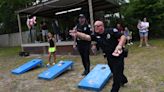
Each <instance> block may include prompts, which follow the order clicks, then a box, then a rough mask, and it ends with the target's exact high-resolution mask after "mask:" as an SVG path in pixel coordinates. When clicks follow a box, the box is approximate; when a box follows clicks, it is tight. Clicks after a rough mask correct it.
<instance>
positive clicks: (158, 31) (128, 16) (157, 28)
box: [121, 0, 164, 37]
mask: <svg viewBox="0 0 164 92" xmlns="http://www.w3.org/2000/svg"><path fill="white" fill-rule="evenodd" d="M163 11H164V0H130V3H129V4H125V5H124V6H123V7H122V9H121V13H122V14H123V15H124V16H125V22H126V24H127V25H128V26H129V27H130V29H133V31H134V32H133V33H135V34H136V35H138V30H137V28H136V25H137V22H138V20H139V19H140V20H143V18H144V17H147V19H148V21H149V22H150V35H151V37H162V36H164V30H163V28H164V12H163Z"/></svg>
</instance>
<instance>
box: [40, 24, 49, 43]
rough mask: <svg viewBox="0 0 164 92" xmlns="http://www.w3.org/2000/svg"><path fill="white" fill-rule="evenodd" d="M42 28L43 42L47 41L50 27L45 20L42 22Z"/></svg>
mask: <svg viewBox="0 0 164 92" xmlns="http://www.w3.org/2000/svg"><path fill="white" fill-rule="evenodd" d="M40 26H41V30H42V39H43V42H46V38H47V35H48V27H47V24H46V23H45V22H41V25H40Z"/></svg>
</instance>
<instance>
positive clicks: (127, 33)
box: [124, 27, 133, 45]
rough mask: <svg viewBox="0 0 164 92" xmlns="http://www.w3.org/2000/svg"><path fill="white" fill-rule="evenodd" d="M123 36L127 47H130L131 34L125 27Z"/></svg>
mask: <svg viewBox="0 0 164 92" xmlns="http://www.w3.org/2000/svg"><path fill="white" fill-rule="evenodd" d="M124 35H125V36H126V40H127V45H132V44H133V43H132V32H131V31H129V29H128V28H127V27H125V31H124Z"/></svg>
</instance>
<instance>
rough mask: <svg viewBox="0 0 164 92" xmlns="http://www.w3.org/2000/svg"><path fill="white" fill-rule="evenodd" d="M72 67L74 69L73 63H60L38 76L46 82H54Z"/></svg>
mask: <svg viewBox="0 0 164 92" xmlns="http://www.w3.org/2000/svg"><path fill="white" fill-rule="evenodd" d="M72 67H73V62H72V61H60V62H59V63H57V64H55V65H54V66H52V67H50V68H49V69H48V70H46V71H44V72H42V73H40V74H39V75H38V78H39V79H45V80H53V79H54V78H56V77H57V76H59V75H60V74H61V73H63V72H64V71H66V70H67V69H69V68H72Z"/></svg>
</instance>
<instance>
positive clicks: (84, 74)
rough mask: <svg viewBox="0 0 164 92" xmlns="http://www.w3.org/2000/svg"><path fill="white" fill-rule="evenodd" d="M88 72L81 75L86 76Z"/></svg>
mask: <svg viewBox="0 0 164 92" xmlns="http://www.w3.org/2000/svg"><path fill="white" fill-rule="evenodd" d="M88 73H89V72H86V71H84V72H83V73H82V74H81V75H82V76H86V75H87V74H88Z"/></svg>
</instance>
